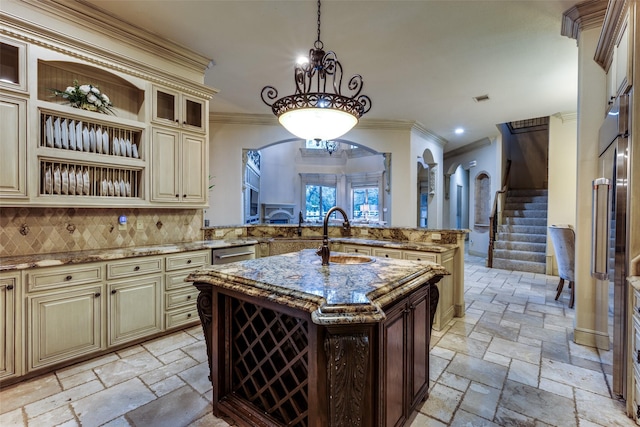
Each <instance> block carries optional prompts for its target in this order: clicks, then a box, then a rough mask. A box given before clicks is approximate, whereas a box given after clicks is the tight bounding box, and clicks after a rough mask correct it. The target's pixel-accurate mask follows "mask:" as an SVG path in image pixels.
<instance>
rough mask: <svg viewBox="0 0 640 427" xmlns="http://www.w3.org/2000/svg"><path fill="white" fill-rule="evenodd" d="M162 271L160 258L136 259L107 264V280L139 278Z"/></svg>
mask: <svg viewBox="0 0 640 427" xmlns="http://www.w3.org/2000/svg"><path fill="white" fill-rule="evenodd" d="M160 271H162V258H160V257H157V258H136V259H128V260H126V261H118V262H112V263H109V264H107V278H108V279H116V278H120V277H131V276H140V275H142V274H149V273H157V272H160Z"/></svg>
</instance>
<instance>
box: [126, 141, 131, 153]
mask: <svg viewBox="0 0 640 427" xmlns="http://www.w3.org/2000/svg"><path fill="white" fill-rule="evenodd" d="M127 157H131V141H129V140H128V139H127Z"/></svg>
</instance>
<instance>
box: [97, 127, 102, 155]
mask: <svg viewBox="0 0 640 427" xmlns="http://www.w3.org/2000/svg"><path fill="white" fill-rule="evenodd" d="M96 153H102V129H98V130H97V131H96Z"/></svg>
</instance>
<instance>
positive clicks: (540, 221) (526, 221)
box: [502, 216, 547, 227]
mask: <svg viewBox="0 0 640 427" xmlns="http://www.w3.org/2000/svg"><path fill="white" fill-rule="evenodd" d="M502 221H503V223H504V225H536V226H539V227H540V226H541V227H546V226H547V218H522V217H517V216H514V217H506V218H503V219H502Z"/></svg>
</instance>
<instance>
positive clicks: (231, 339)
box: [188, 251, 447, 427]
mask: <svg viewBox="0 0 640 427" xmlns="http://www.w3.org/2000/svg"><path fill="white" fill-rule="evenodd" d="M265 260H266V259H257V260H251V261H243V262H239V263H235V264H229V266H230V267H225V266H215V267H211V268H209V269H206V270H201V271H198V272H196V273H194V274H192V276H190V278H189V279H188V280H190V281H193V282H194V286H196V287H197V288H198V290H199V291H200V294H199V296H198V312H199V314H200V318H201V320H202V325H203V329H204V334H205V340H206V344H207V353H208V356H209V364H210V370H211V376H210V379H211V380H212V383H213V412H214V415H217V416H220V415H225V416H228V417H230V418H232V419H233V420H234V421H235V422H236V423H237V424H239V425H246V426H317V427H326V426H349V427H354V426H401V425H404V423H405V422H406V420H407V419H408V418H409V416H410V415H411V413H412V412H413V411H414V410H415V409H416V408H417V406H418V405H419V404H420V403H421V402H422V401H424V400H425V399H426V397H427V392H428V387H429V337H430V324H431V319H432V313H433V312H434V310H435V306H433V307H432V304H433V303H435V304H437V288H436V286H431V285H435V283H437V282H438V281H439V280H440V279H441V277H442V276H443V275H444V274H447V273H446V271H444V269H442V267H440V266H438V265H435V264H431V263H424V262H416V261H398V260H387V259H381V258H380V259H378V258H376V259H375V260H374V262H372V263H370V264H367V265H364V266H363V265H359V266H339V265H337V266H333V265H330V266H324V267H323V266H321V265H319V264H318V263H316V262H315V261H316V260H317V261H319V259H318V258H317V257H316V256H315V255H314V254H313V251H301V252H299V253H296V254H287V255H282V256H277V257H269V258H268V260H269V262H268V263H267V262H265ZM269 269H271V270H273V273H274V276H271V278H267V277H266V276H269V274H267V273H266V272H265V271H266V270H269ZM285 270H286V271H285ZM366 271H368V272H369V273H368V274H367V273H366ZM314 272H315V273H314ZM314 275H315V276H314ZM256 279H259V280H256ZM376 281H377V283H376ZM285 283H288V285H285ZM319 286H322V288H323V289H322V290H320V289H319ZM362 286H365V287H364V288H363V287H362ZM320 295H322V296H320ZM434 297H435V298H434Z"/></svg>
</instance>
